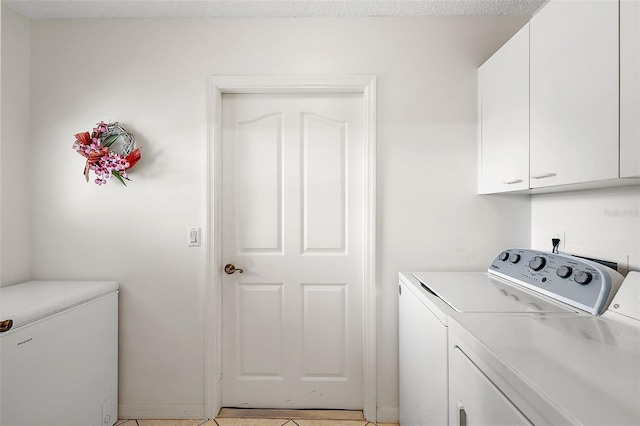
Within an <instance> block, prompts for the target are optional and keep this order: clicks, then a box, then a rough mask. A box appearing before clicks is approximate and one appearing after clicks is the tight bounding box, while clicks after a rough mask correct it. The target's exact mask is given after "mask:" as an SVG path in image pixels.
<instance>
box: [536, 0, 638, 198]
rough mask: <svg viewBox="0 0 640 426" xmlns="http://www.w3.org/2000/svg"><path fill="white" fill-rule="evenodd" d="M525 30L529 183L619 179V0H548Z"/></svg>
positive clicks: (562, 183) (570, 182)
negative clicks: (527, 36) (527, 42)
mask: <svg viewBox="0 0 640 426" xmlns="http://www.w3.org/2000/svg"><path fill="white" fill-rule="evenodd" d="M530 31H531V42H530V55H531V56H530V61H531V68H530V102H531V103H530V118H531V122H530V126H531V129H530V138H531V139H530V174H531V181H530V186H531V188H539V187H547V186H555V185H566V184H574V183H583V182H592V181H602V180H607V179H616V178H618V177H619V173H618V159H619V139H618V125H619V78H618V72H619V69H618V64H619V62H618V60H619V51H618V35H619V33H618V2H617V1H612V0H599V1H593V0H591V1H575V0H572V1H566V0H552V1H551V2H550V3H548V4H547V5H546V6H545V7H544V8H543V9H542V10H541V11H540V12H539V13H538V14H536V15H535V16H534V17H533V18H532V19H531V21H530ZM636 117H637V115H636ZM636 124H637V119H636Z"/></svg>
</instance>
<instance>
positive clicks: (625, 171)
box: [620, 0, 640, 177]
mask: <svg viewBox="0 0 640 426" xmlns="http://www.w3.org/2000/svg"><path fill="white" fill-rule="evenodd" d="M638 176H640V1H639V0H620V177H638Z"/></svg>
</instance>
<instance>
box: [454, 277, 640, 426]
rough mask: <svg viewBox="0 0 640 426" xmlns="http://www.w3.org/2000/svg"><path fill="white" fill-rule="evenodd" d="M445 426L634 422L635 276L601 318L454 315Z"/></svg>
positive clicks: (638, 365) (637, 419)
mask: <svg viewBox="0 0 640 426" xmlns="http://www.w3.org/2000/svg"><path fill="white" fill-rule="evenodd" d="M449 325H450V326H449V334H450V339H449V340H450V341H449V357H450V358H449V359H450V364H449V369H450V377H449V380H450V388H449V412H450V415H449V424H450V425H452V426H453V425H469V426H473V425H489V424H490V425H509V426H515V425H531V424H534V425H593V426H622V425H629V426H631V425H636V426H637V425H640V273H638V272H630V273H629V275H628V276H627V278H626V279H625V281H624V282H623V283H622V285H621V287H620V289H619V291H618V292H617V294H616V296H615V298H614V299H613V301H612V302H611V305H610V307H609V309H608V311H607V312H605V313H604V314H603V315H602V316H600V317H594V316H586V315H578V316H576V315H571V316H543V315H539V316H538V315H533V316H531V315H524V316H500V315H496V316H486V315H484V316H482V315H460V316H455V315H454V316H453V317H452V318H451V321H450V324H449Z"/></svg>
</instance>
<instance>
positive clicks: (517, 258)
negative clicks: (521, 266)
mask: <svg viewBox="0 0 640 426" xmlns="http://www.w3.org/2000/svg"><path fill="white" fill-rule="evenodd" d="M509 262H511V263H518V262H520V255H519V254H516V253H513V254H512V255H511V256H509Z"/></svg>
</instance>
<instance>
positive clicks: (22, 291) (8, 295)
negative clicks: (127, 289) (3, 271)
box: [0, 281, 118, 331]
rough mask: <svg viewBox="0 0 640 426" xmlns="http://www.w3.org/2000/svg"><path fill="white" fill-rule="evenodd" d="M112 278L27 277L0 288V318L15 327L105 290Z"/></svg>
mask: <svg viewBox="0 0 640 426" xmlns="http://www.w3.org/2000/svg"><path fill="white" fill-rule="evenodd" d="M117 291H118V283H117V282H115V281H29V282H25V283H22V284H16V285H12V286H8V287H3V288H1V289H0V322H2V323H4V324H8V321H12V324H11V325H10V326H8V327H9V328H7V329H6V330H4V331H8V330H9V329H10V328H16V327H19V326H21V325H24V324H26V323H29V322H32V321H35V320H37V319H40V318H43V317H46V316H48V315H51V314H54V313H56V312H60V311H63V310H65V309H68V308H70V307H72V306H75V305H78V304H81V303H84V302H87V301H89V300H92V299H95V298H97V297H100V296H103V295H105V294H109V293H114V292H117Z"/></svg>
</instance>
